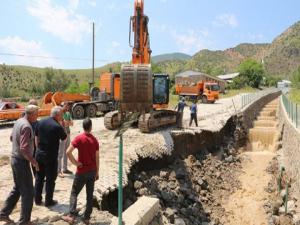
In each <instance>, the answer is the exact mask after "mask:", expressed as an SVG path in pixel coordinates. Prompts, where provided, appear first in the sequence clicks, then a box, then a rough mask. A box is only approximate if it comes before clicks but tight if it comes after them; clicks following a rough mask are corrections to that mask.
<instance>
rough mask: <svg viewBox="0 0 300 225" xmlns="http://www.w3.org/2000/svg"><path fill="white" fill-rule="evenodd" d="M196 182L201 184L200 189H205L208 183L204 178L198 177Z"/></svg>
mask: <svg viewBox="0 0 300 225" xmlns="http://www.w3.org/2000/svg"><path fill="white" fill-rule="evenodd" d="M197 183H198V184H199V185H200V186H201V188H202V189H204V190H207V188H208V184H207V182H206V181H205V180H204V179H202V178H199V179H198V180H197Z"/></svg>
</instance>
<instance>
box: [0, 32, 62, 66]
mask: <svg viewBox="0 0 300 225" xmlns="http://www.w3.org/2000/svg"><path fill="white" fill-rule="evenodd" d="M0 51H1V53H9V54H18V55H23V56H12V55H10V56H9V55H7V56H0V63H6V64H17V65H30V66H38V67H45V66H53V67H54V66H55V67H59V66H61V65H60V64H59V63H58V62H57V60H55V59H53V58H51V57H53V56H52V55H51V54H50V53H48V52H47V51H46V50H45V49H44V48H43V45H42V43H41V42H37V41H34V40H24V39H22V38H21V37H18V36H13V37H11V36H8V37H5V38H0ZM29 56H42V57H29Z"/></svg>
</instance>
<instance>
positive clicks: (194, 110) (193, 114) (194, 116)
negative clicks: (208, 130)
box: [190, 100, 198, 127]
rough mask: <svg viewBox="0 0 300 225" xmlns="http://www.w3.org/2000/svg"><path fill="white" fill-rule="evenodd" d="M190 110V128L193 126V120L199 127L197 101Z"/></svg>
mask: <svg viewBox="0 0 300 225" xmlns="http://www.w3.org/2000/svg"><path fill="white" fill-rule="evenodd" d="M190 110H191V119H190V126H191V125H192V123H193V120H194V121H195V124H196V127H198V121H197V101H196V100H195V101H194V102H193V104H192V105H191V107H190Z"/></svg>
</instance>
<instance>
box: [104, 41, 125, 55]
mask: <svg viewBox="0 0 300 225" xmlns="http://www.w3.org/2000/svg"><path fill="white" fill-rule="evenodd" d="M106 54H107V55H110V56H116V55H117V56H123V55H125V51H124V49H122V48H121V44H120V43H119V42H117V41H112V42H111V43H110V47H109V48H108V49H107V50H106Z"/></svg>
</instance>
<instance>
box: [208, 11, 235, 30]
mask: <svg viewBox="0 0 300 225" xmlns="http://www.w3.org/2000/svg"><path fill="white" fill-rule="evenodd" d="M213 25H214V26H229V27H232V28H235V27H237V26H238V25H239V23H238V20H237V18H236V16H235V15H234V14H221V15H219V16H217V17H216V19H215V21H214V22H213Z"/></svg>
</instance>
